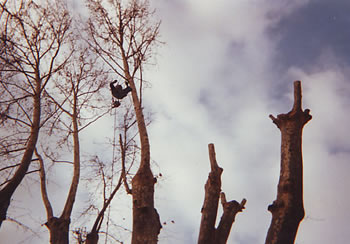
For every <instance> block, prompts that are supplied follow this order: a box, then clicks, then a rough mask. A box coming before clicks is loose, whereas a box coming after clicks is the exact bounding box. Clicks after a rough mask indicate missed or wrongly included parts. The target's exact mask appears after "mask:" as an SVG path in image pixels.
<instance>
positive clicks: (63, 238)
mask: <svg viewBox="0 0 350 244" xmlns="http://www.w3.org/2000/svg"><path fill="white" fill-rule="evenodd" d="M69 224H70V219H64V218H62V217H60V218H56V217H51V218H50V219H49V220H48V221H47V223H46V224H45V225H46V226H47V228H48V229H49V230H50V243H51V244H68V243H69Z"/></svg>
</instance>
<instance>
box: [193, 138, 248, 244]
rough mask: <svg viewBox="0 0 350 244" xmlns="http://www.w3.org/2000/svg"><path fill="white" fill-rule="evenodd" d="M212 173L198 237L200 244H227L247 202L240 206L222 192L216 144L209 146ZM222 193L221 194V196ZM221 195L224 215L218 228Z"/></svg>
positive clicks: (207, 184)
mask: <svg viewBox="0 0 350 244" xmlns="http://www.w3.org/2000/svg"><path fill="white" fill-rule="evenodd" d="M208 149H209V159H210V167H211V172H210V173H209V176H208V180H207V183H206V184H205V197H204V203H203V207H202V211H201V212H202V219H201V225H200V230H199V236H198V244H225V243H226V242H227V239H228V237H229V234H230V231H231V227H232V224H233V222H234V219H235V216H236V214H237V213H238V212H241V211H242V209H244V205H245V203H246V200H245V199H243V200H242V202H241V203H240V204H239V203H238V202H236V201H230V202H227V201H226V197H225V194H224V193H223V192H221V174H222V172H223V169H222V168H220V167H219V165H218V164H217V162H216V156H215V148H214V144H209V145H208ZM220 193H221V194H220ZM220 195H221V203H222V207H223V210H224V212H223V215H222V217H221V220H220V223H219V226H218V228H217V229H216V228H215V221H216V216H217V210H218V205H219V198H220Z"/></svg>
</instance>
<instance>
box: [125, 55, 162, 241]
mask: <svg viewBox="0 0 350 244" xmlns="http://www.w3.org/2000/svg"><path fill="white" fill-rule="evenodd" d="M121 51H122V58H123V65H124V74H125V77H126V79H127V81H128V83H129V85H130V87H131V88H132V92H131V94H132V100H133V104H134V109H135V114H136V120H137V126H138V130H139V135H140V143H141V161H140V166H139V169H138V170H137V172H136V175H135V176H134V177H133V179H132V190H131V194H132V198H133V201H132V202H133V228H132V239H131V243H132V244H156V243H157V242H158V235H159V232H160V229H161V227H162V226H161V224H160V220H159V215H158V212H157V210H156V209H155V208H154V184H155V183H156V179H155V178H154V176H153V173H152V171H151V164H150V145H149V140H148V133H147V128H146V123H145V119H144V116H143V112H142V107H141V103H140V100H139V98H138V95H137V91H136V86H135V83H134V80H133V78H132V77H131V75H130V73H129V65H128V62H127V58H126V56H125V54H124V50H123V49H121Z"/></svg>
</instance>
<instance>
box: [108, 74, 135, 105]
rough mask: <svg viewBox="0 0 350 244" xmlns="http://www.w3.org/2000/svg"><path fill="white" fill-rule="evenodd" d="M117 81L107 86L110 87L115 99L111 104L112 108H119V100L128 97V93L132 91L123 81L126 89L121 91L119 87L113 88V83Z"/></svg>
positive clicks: (121, 88)
mask: <svg viewBox="0 0 350 244" xmlns="http://www.w3.org/2000/svg"><path fill="white" fill-rule="evenodd" d="M117 82H118V81H117V80H115V81H113V82H111V83H109V86H110V87H111V92H112V95H113V97H115V98H116V99H117V100H116V101H114V102H113V105H112V106H113V108H117V107H119V106H120V101H119V99H123V98H124V97H126V96H127V95H128V93H129V92H131V91H132V89H131V87H130V86H129V84H128V82H126V81H125V84H126V87H125V88H124V89H123V87H122V86H121V85H116V86H114V84H115V83H117Z"/></svg>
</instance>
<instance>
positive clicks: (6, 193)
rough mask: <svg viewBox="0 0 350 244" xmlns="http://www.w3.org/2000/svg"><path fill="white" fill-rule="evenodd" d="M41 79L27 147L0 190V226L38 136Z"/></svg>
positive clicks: (37, 87) (34, 100)
mask: <svg viewBox="0 0 350 244" xmlns="http://www.w3.org/2000/svg"><path fill="white" fill-rule="evenodd" d="M40 99H41V81H40V79H38V80H37V82H36V93H35V95H34V97H33V115H32V118H33V120H32V121H33V122H32V125H31V131H30V135H29V138H28V143H27V147H26V149H25V151H24V154H23V157H22V160H21V163H20V166H19V167H18V168H17V170H16V172H15V174H14V176H13V177H12V179H11V180H10V181H9V183H7V184H6V186H5V187H4V188H3V189H2V190H1V191H0V227H1V224H2V222H3V221H4V220H5V219H6V214H7V209H8V207H9V205H10V201H11V197H12V195H13V193H14V192H15V190H16V189H17V187H18V186H19V184H20V183H21V182H22V180H23V178H24V176H25V175H26V173H27V171H28V168H29V166H30V163H31V161H32V157H33V153H34V149H35V146H36V143H37V141H38V137H39V130H40V114H41V100H40Z"/></svg>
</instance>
